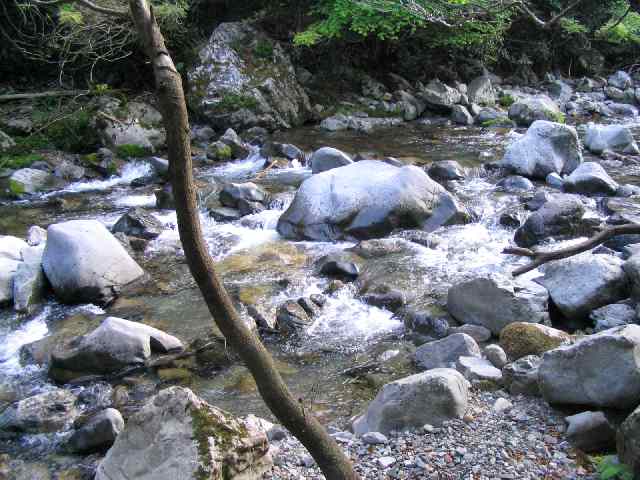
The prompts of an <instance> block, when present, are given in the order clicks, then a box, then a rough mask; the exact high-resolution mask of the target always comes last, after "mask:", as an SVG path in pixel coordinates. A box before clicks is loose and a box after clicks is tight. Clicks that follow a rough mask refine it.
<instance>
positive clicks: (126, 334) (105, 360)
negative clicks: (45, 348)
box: [49, 317, 183, 381]
mask: <svg viewBox="0 0 640 480" xmlns="http://www.w3.org/2000/svg"><path fill="white" fill-rule="evenodd" d="M182 349H183V345H182V342H180V340H178V339H177V338H176V337H173V336H171V335H169V334H167V333H165V332H163V331H161V330H158V329H157V328H153V327H150V326H148V325H144V324H142V323H137V322H130V321H128V320H123V319H121V318H116V317H108V318H106V319H104V320H103V321H102V323H101V324H100V326H99V327H98V328H96V329H95V330H93V331H92V332H90V333H88V334H87V335H85V336H83V337H79V338H77V339H75V340H74V341H72V342H71V344H70V345H60V346H58V347H57V348H56V349H55V350H54V352H53V353H52V355H51V365H50V369H49V375H50V376H51V377H53V378H54V379H57V380H61V381H62V380H64V379H65V378H73V377H74V376H75V377H79V376H82V375H87V374H108V373H114V372H117V371H119V370H121V369H123V368H125V367H131V366H136V365H141V364H144V362H145V361H146V360H147V359H149V358H150V357H151V353H152V352H157V353H169V352H179V351H181V350H182Z"/></svg>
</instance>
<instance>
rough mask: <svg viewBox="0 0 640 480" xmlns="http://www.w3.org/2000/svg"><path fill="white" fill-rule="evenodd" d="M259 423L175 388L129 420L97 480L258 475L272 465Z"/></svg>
mask: <svg viewBox="0 0 640 480" xmlns="http://www.w3.org/2000/svg"><path fill="white" fill-rule="evenodd" d="M271 464H272V461H271V457H270V455H269V442H268V440H267V436H266V433H265V432H264V431H263V430H262V429H260V428H259V427H258V426H257V422H251V421H249V420H243V419H240V418H237V417H234V416H233V415H231V414H229V413H227V412H224V411H222V410H220V409H218V408H216V407H213V406H211V405H209V404H208V403H206V402H205V401H203V400H201V399H200V398H198V397H197V396H196V395H195V394H194V393H193V392H192V391H191V390H189V389H186V388H181V387H171V388H167V389H165V390H162V391H160V392H159V393H158V394H157V395H156V396H154V397H152V398H151V399H150V400H149V401H148V402H147V403H146V404H145V405H144V406H143V407H142V408H141V409H140V410H139V411H138V412H136V413H134V414H133V415H132V416H131V417H130V418H129V419H128V422H127V424H126V426H125V428H124V430H123V431H122V432H121V433H120V434H119V435H118V436H117V438H116V441H115V443H114V444H113V446H112V447H111V449H109V451H108V452H107V455H106V456H105V457H104V459H103V460H102V461H101V462H100V463H99V464H98V469H97V471H96V476H95V478H96V480H131V479H134V478H135V479H137V480H174V479H177V478H180V479H181V480H198V479H202V478H225V479H229V480H258V479H260V478H262V475H263V474H264V473H265V472H266V471H267V470H268V469H269V468H270V467H271Z"/></svg>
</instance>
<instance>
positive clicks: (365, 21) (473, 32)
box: [294, 0, 513, 60]
mask: <svg viewBox="0 0 640 480" xmlns="http://www.w3.org/2000/svg"><path fill="white" fill-rule="evenodd" d="M417 3H418V4H419V5H420V7H421V8H422V9H423V10H424V11H423V13H419V14H416V12H415V11H412V10H411V9H409V8H407V6H406V4H405V3H404V2H400V1H388V0H371V1H370V2H366V3H365V2H354V1H351V0H320V1H318V2H316V7H315V8H314V9H313V10H312V13H313V14H314V16H315V17H316V18H319V20H318V21H316V22H315V23H313V24H311V25H310V26H309V27H308V28H307V29H306V30H304V31H302V32H299V33H298V34H297V35H296V36H295V37H294V44H295V45H297V46H307V47H309V46H313V45H316V44H318V43H320V42H321V41H323V40H331V39H335V38H341V37H343V36H345V35H346V34H348V33H352V34H353V33H355V34H357V35H358V36H360V37H363V38H367V37H375V38H376V39H377V40H380V41H399V40H402V39H404V38H406V37H411V36H420V37H424V38H426V39H427V40H428V43H429V47H430V48H447V49H451V50H464V51H467V52H469V51H472V52H473V55H474V56H476V57H477V56H478V54H479V55H480V56H481V57H483V58H482V59H485V58H486V59H492V60H495V58H496V56H497V52H498V49H499V47H500V45H501V44H502V41H503V37H504V34H505V32H506V31H507V29H508V28H509V25H510V21H511V16H512V14H513V12H512V10H510V9H500V10H499V11H496V12H495V13H493V14H488V15H486V16H485V17H483V18H482V19H481V20H472V21H465V20H464V13H465V6H466V5H467V4H469V3H470V2H469V1H468V0H446V1H443V2H431V1H428V0H421V1H417ZM475 4H477V5H479V6H481V7H482V6H484V5H488V1H487V0H478V1H477V2H475ZM433 18H436V19H438V20H439V21H433V20H432V19H433ZM446 23H449V24H450V26H449V27H447V26H445V24H446Z"/></svg>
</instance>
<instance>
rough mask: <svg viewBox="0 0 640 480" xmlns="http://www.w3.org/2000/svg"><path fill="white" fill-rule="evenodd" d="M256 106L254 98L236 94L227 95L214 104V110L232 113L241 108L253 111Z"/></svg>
mask: <svg viewBox="0 0 640 480" xmlns="http://www.w3.org/2000/svg"><path fill="white" fill-rule="evenodd" d="M257 106H258V102H257V101H256V99H255V98H253V97H250V96H248V95H241V94H238V93H227V94H225V95H223V96H222V98H221V99H220V101H219V102H218V103H216V104H215V110H216V111H219V112H234V111H236V110H240V109H242V108H246V109H249V110H253V109H255V108H256V107H257Z"/></svg>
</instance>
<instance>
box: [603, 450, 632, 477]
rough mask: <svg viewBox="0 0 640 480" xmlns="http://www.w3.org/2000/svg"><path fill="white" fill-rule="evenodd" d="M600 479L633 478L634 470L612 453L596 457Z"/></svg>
mask: <svg viewBox="0 0 640 480" xmlns="http://www.w3.org/2000/svg"><path fill="white" fill-rule="evenodd" d="M595 461H596V465H597V469H598V475H599V478H600V480H633V478H634V476H633V472H632V471H631V469H630V468H629V467H628V466H626V465H625V464H623V463H620V462H619V461H618V458H617V457H615V456H612V455H609V456H606V457H602V458H597V459H595Z"/></svg>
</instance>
